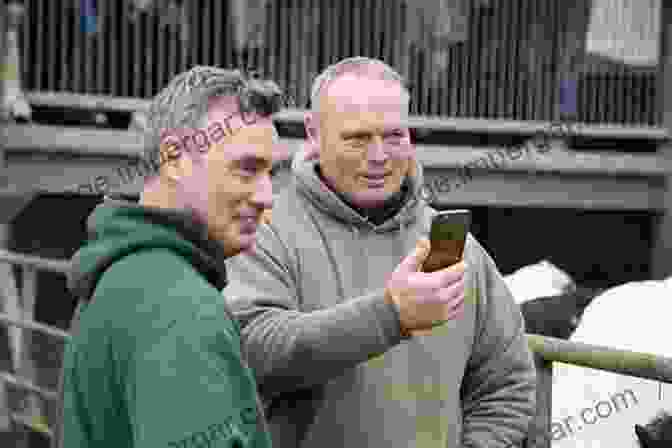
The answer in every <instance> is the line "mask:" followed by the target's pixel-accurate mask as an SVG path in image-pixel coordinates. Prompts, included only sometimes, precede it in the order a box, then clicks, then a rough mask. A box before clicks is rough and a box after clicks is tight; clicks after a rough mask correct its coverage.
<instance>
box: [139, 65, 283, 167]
mask: <svg viewBox="0 0 672 448" xmlns="http://www.w3.org/2000/svg"><path fill="white" fill-rule="evenodd" d="M218 96H232V97H236V98H237V99H238V106H239V108H240V111H241V112H242V113H244V114H245V113H250V112H254V113H256V114H258V115H261V116H270V115H272V114H274V113H276V112H278V111H279V110H280V109H281V108H282V104H283V100H284V97H283V93H282V90H281V89H280V87H278V85H277V84H276V83H274V82H273V81H269V80H260V79H257V78H251V77H248V76H247V75H246V74H244V73H243V72H241V71H240V70H225V69H222V68H218V67H209V66H195V67H192V68H191V69H190V70H188V71H185V72H182V73H180V74H178V75H176V76H175V77H174V78H173V79H172V80H171V81H170V82H169V83H168V85H167V86H166V87H164V88H163V89H162V90H161V91H160V92H159V93H158V94H157V95H156V96H155V97H154V98H153V100H152V103H151V105H150V107H149V110H148V113H147V130H146V134H145V137H146V146H145V150H144V154H143V158H144V159H145V160H147V161H153V162H156V161H158V160H160V144H161V139H162V137H163V136H165V133H167V132H171V130H175V129H180V128H198V127H200V126H202V125H203V121H204V119H207V111H208V103H209V100H210V99H212V98H215V97H218ZM154 174H156V173H154Z"/></svg>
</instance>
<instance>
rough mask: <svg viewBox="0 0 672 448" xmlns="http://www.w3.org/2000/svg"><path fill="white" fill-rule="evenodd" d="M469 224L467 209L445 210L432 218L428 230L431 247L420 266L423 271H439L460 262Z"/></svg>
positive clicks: (469, 214)
mask: <svg viewBox="0 0 672 448" xmlns="http://www.w3.org/2000/svg"><path fill="white" fill-rule="evenodd" d="M470 225H471V212H470V211H469V210H447V211H443V212H439V213H437V214H436V215H435V216H434V218H433V219H432V227H431V229H430V231H429V241H430V243H431V244H432V249H431V251H430V252H429V255H428V256H427V259H426V260H425V263H424V264H423V266H422V270H423V272H434V271H439V270H441V269H443V268H447V267H449V266H452V265H454V264H455V263H458V262H460V260H462V255H463V253H464V243H465V242H466V240H467V234H468V233H469V227H470Z"/></svg>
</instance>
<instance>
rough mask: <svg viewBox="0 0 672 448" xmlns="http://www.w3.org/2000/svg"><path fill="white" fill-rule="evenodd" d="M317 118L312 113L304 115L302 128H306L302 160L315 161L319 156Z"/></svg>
mask: <svg viewBox="0 0 672 448" xmlns="http://www.w3.org/2000/svg"><path fill="white" fill-rule="evenodd" d="M318 120H319V119H318V118H317V116H316V115H315V114H314V113H313V112H308V113H306V116H305V118H304V126H305V128H306V143H305V145H304V148H305V151H306V153H305V156H304V160H313V159H317V158H318V157H319V155H320V132H319V122H318Z"/></svg>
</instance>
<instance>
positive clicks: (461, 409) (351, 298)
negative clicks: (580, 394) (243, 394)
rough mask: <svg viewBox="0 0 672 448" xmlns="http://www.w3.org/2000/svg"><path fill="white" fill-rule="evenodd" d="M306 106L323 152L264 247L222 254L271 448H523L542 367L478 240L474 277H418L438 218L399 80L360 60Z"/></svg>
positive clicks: (327, 81) (472, 248)
mask: <svg viewBox="0 0 672 448" xmlns="http://www.w3.org/2000/svg"><path fill="white" fill-rule="evenodd" d="M311 101H312V107H313V110H312V111H311V112H309V113H308V114H307V118H306V123H305V124H306V133H307V135H308V142H307V144H308V146H309V147H312V149H309V152H310V151H314V152H315V154H316V157H314V158H311V157H305V155H304V154H297V155H296V156H295V157H294V162H293V166H292V183H291V184H290V185H289V186H288V187H287V188H286V189H285V190H284V191H282V192H281V193H280V195H279V197H278V199H277V200H276V202H275V206H274V209H273V218H272V220H271V222H270V224H268V225H263V226H261V227H260V228H259V237H258V241H257V246H256V250H255V251H253V252H250V253H247V254H244V255H240V256H238V257H235V258H232V259H229V260H227V267H228V268H229V270H228V272H229V280H230V282H229V285H228V287H227V291H226V296H227V299H228V300H229V303H230V304H231V309H232V311H233V313H234V314H235V315H236V317H237V319H238V320H239V323H240V325H241V334H242V339H243V347H244V351H245V353H246V354H247V356H248V359H249V361H250V366H251V367H252V368H253V370H254V371H255V374H256V377H257V381H258V383H259V390H260V393H261V394H262V397H263V398H264V399H265V401H266V404H267V405H268V408H267V409H266V412H267V418H268V421H269V426H270V429H271V434H272V439H273V443H274V444H276V445H278V446H282V447H292V448H344V447H348V448H355V447H356V448H360V447H362V448H363V447H366V448H410V447H417V448H513V447H520V446H521V443H522V440H523V439H524V437H525V435H526V432H527V428H528V424H529V422H530V420H531V419H532V416H533V415H534V413H535V384H536V372H535V368H534V363H533V358H532V356H531V353H530V350H529V348H528V346H527V341H526V338H525V334H524V333H525V328H524V322H523V318H522V315H521V313H520V310H519V308H518V305H517V304H516V303H515V302H514V300H513V297H512V296H511V293H510V292H509V290H508V289H507V287H506V284H505V283H504V281H503V279H502V276H501V275H500V273H499V271H498V269H497V267H496V265H495V263H494V261H493V260H492V258H491V257H490V256H489V255H488V253H487V252H486V251H485V250H484V249H483V247H482V246H481V245H480V244H479V243H478V241H476V239H475V238H473V236H471V235H469V236H468V239H467V242H466V247H465V251H464V264H466V268H465V267H464V266H460V264H458V265H455V266H453V267H449V268H446V269H444V270H441V271H437V272H434V273H422V272H418V270H419V268H420V266H421V265H422V262H423V260H424V258H425V257H426V256H427V253H428V250H427V240H425V239H424V238H425V237H426V236H427V234H428V231H429V226H430V222H431V219H432V216H433V215H434V214H435V211H434V210H433V209H432V208H431V207H429V205H428V204H427V203H425V202H424V200H423V198H422V194H421V189H422V186H423V178H422V167H421V165H419V164H418V163H417V161H416V158H415V153H414V150H413V147H412V145H411V144H410V140H409V130H408V127H407V126H408V124H407V123H408V121H407V120H408V109H409V94H408V91H407V90H406V88H405V86H404V84H403V80H402V78H401V76H399V74H397V73H396V72H395V71H394V70H393V69H392V68H390V67H389V66H387V65H385V64H384V63H382V62H381V61H378V60H372V59H368V58H351V59H348V60H344V61H341V62H340V63H338V64H335V65H333V66H330V67H328V68H327V69H326V70H325V71H324V72H323V74H322V75H320V76H319V77H318V78H317V79H316V80H315V82H314V84H313V89H312V94H311ZM414 247H416V251H415V252H414V253H412V251H413V248H414ZM409 253H412V254H411V255H410V256H409V255H408V254H409ZM442 311H443V312H442ZM438 319H444V320H447V322H446V323H445V324H444V325H442V326H439V327H436V328H434V329H431V327H432V326H433V325H434V322H433V321H434V320H438Z"/></svg>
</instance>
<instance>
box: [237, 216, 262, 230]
mask: <svg viewBox="0 0 672 448" xmlns="http://www.w3.org/2000/svg"><path fill="white" fill-rule="evenodd" d="M239 220H240V231H241V233H254V232H256V231H257V226H258V223H259V215H254V216H252V215H245V216H241V217H240V218H239Z"/></svg>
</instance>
